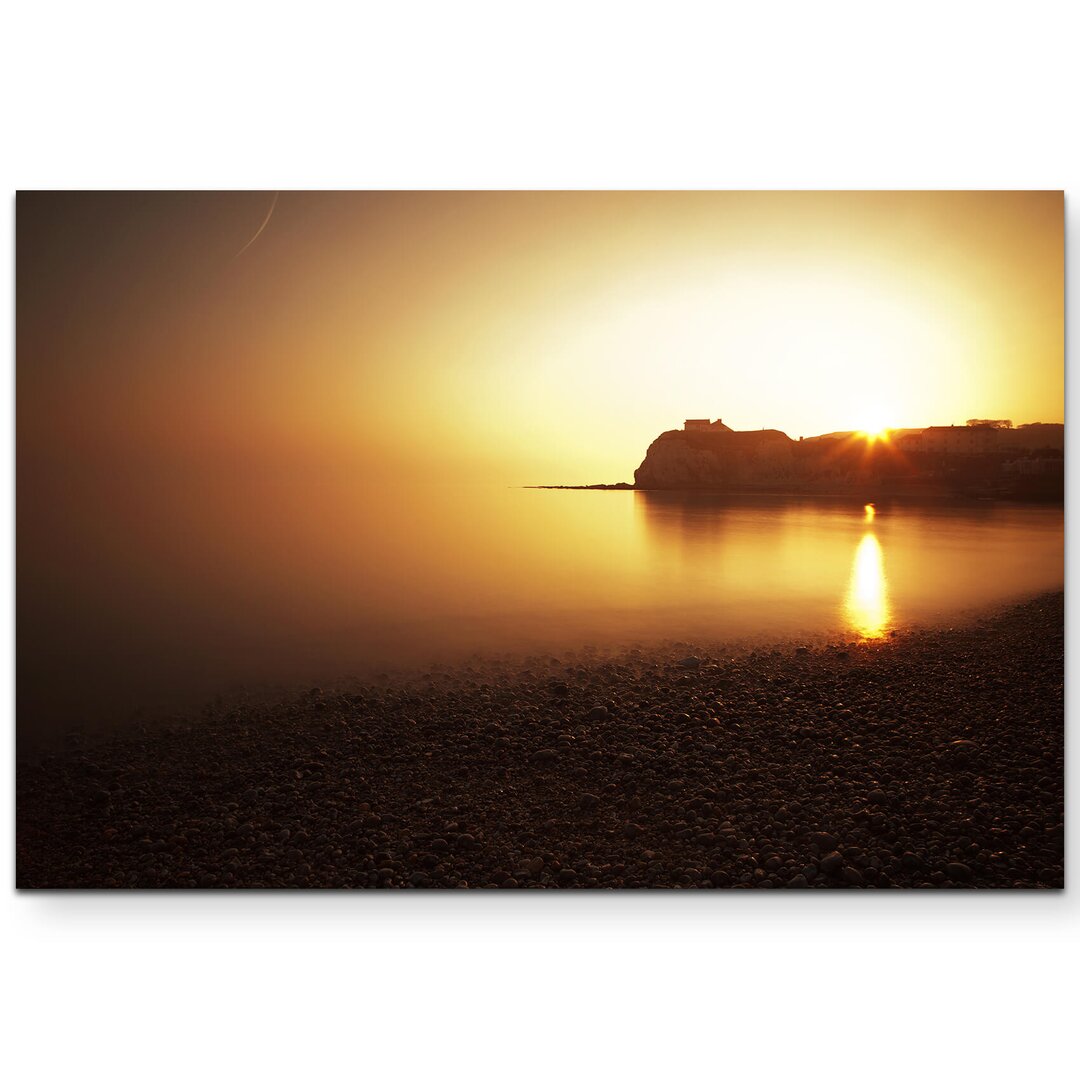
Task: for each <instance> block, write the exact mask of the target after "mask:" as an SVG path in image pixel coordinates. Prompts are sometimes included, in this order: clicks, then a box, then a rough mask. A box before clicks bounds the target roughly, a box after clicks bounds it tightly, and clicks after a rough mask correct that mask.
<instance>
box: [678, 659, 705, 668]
mask: <svg viewBox="0 0 1080 1080" xmlns="http://www.w3.org/2000/svg"><path fill="white" fill-rule="evenodd" d="M703 663H704V661H703V660H702V659H701V657H700V656H684V657H683V658H682V659H681V660H680V661H679V667H684V668H699V667H701V665H702V664H703Z"/></svg>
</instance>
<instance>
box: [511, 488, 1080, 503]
mask: <svg viewBox="0 0 1080 1080" xmlns="http://www.w3.org/2000/svg"><path fill="white" fill-rule="evenodd" d="M521 490H522V491H642V492H647V493H649V494H653V495H656V494H661V495H717V496H748V495H749V496H753V495H765V496H774V497H776V498H783V499H815V498H816V499H851V500H852V501H855V502H882V503H894V502H895V503H905V502H907V503H920V502H928V503H944V504H949V505H953V506H961V505H977V504H979V503H1016V504H1018V505H1020V506H1061V507H1064V505H1065V496H1064V494H1061V495H1054V496H1043V495H1031V496H1029V497H1026V498H1025V497H1022V496H1019V495H986V494H978V495H977V494H965V493H963V492H954V491H861V492H860V491H855V490H852V489H851V488H797V487H782V488H768V487H723V488H719V487H647V486H646V487H641V486H638V485H637V484H625V483H620V484H523V485H522V486H521Z"/></svg>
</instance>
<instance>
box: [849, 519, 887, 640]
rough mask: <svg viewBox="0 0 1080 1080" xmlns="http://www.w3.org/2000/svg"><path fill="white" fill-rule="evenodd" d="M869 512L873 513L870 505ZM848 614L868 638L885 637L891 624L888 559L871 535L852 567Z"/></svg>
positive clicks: (854, 626)
mask: <svg viewBox="0 0 1080 1080" xmlns="http://www.w3.org/2000/svg"><path fill="white" fill-rule="evenodd" d="M867 510H868V511H870V510H872V507H870V506H868V507H867ZM845 610H846V614H847V621H848V626H849V627H850V628H851V629H852V630H854V631H855V633H857V634H859V635H861V636H862V637H865V638H880V637H884V636H885V630H886V627H887V626H888V623H889V598H888V591H887V589H886V582H885V560H884V558H883V556H882V553H881V544H880V543H879V542H878V538H877V537H876V536H875V535H874V534H873V533H872V532H868V533H866V535H865V536H864V537H863V538H862V540H860V541H859V546H858V547H857V548H856V549H855V562H854V564H853V566H852V568H851V583H850V585H849V586H848V594H847V604H846V608H845Z"/></svg>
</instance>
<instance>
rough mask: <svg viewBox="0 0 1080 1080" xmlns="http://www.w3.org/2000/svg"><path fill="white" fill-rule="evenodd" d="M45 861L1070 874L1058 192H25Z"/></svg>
mask: <svg viewBox="0 0 1080 1080" xmlns="http://www.w3.org/2000/svg"><path fill="white" fill-rule="evenodd" d="M16 229H17V263H16V277H17V283H16V284H17V293H16V309H17V341H16V350H17V353H16V362H17V376H16V382H17V386H16V394H17V400H16V408H17V508H16V509H17V517H16V526H17V566H16V582H17V777H16V779H17V807H16V809H17V853H16V859H17V865H16V881H17V885H18V886H19V887H20V888H23V889H254V888H258V889H267V888H269V889H278V888H281V889H285V888H288V889H297V888H299V889H392V890H420V889H501V890H534V889H540V890H550V891H553V892H554V891H560V890H577V889H594V890H595V889H617V890H630V889H674V890H682V889H716V890H729V889H755V890H811V891H813V890H836V889H847V890H874V889H897V888H899V889H934V890H938V889H961V888H962V889H1013V888H1020V889H1034V888H1040V889H1055V888H1061V887H1062V885H1063V882H1064V866H1063V822H1064V817H1063V814H1064V806H1063V793H1064V764H1063V622H1064V607H1063V581H1064V559H1063V542H1064V497H1063V491H1064V487H1063V475H1064V420H1065V417H1064V393H1063V353H1064V300H1063V293H1064V271H1063V195H1062V193H1061V192H1058V191H1018V192H1012V191H971V192H965V191H948V192H934V191H866V192H859V191H835V192H828V191H812V192H811V191H805V192H798V191H792V192H785V191H760V192H753V191H749V192H743V191H656V192H650V191H610V192H607V191H251V192H242V191H227V192H211V191H177V192H167V191H157V192H137V191H97V192H74V191H71V192H64V191H54V192H45V191H30V192H22V193H20V194H19V195H18V197H17V203H16Z"/></svg>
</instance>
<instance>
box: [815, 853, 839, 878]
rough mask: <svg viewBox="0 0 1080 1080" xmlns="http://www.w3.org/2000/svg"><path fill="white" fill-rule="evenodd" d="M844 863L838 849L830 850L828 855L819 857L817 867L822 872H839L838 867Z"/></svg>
mask: <svg viewBox="0 0 1080 1080" xmlns="http://www.w3.org/2000/svg"><path fill="white" fill-rule="evenodd" d="M843 865H844V856H843V855H841V854H840V852H839V851H830V852H829V854H828V855H825V856H823V857H822V858H821V860H820V862H819V863H818V869H819V870H821V872H822V873H823V874H837V873H839V872H840V868H841V867H842V866H843Z"/></svg>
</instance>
